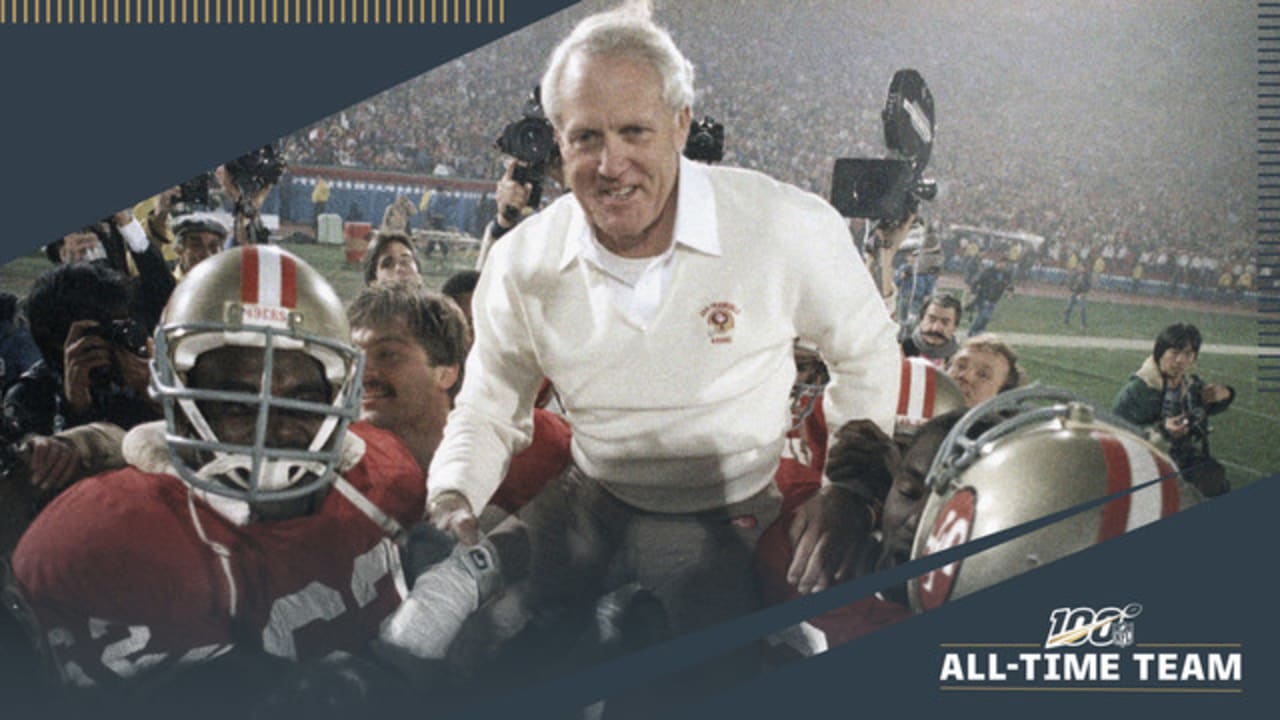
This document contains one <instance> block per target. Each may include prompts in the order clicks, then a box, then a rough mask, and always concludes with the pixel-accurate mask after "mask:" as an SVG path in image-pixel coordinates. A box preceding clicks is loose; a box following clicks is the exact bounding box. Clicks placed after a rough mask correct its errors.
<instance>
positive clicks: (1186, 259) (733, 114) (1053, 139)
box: [286, 3, 1267, 289]
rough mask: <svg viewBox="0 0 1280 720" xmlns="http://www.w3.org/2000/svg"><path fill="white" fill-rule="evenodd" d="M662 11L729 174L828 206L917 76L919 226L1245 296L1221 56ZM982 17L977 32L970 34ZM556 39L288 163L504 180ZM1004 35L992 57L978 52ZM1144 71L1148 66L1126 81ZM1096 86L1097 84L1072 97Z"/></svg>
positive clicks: (504, 55)
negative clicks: (504, 139)
mask: <svg viewBox="0 0 1280 720" xmlns="http://www.w3.org/2000/svg"><path fill="white" fill-rule="evenodd" d="M1197 12H1198V11H1197ZM1197 12H1192V13H1191V14H1190V15H1189V16H1188V17H1187V18H1186V19H1185V21H1184V22H1186V23H1188V24H1191V23H1194V22H1196V19H1195V17H1196V15H1197ZM661 13H662V16H663V19H664V23H665V24H666V25H667V26H668V27H669V28H670V30H671V31H672V34H673V36H674V37H675V38H676V40H677V42H680V43H681V44H683V45H685V46H687V47H689V55H690V58H691V60H692V61H693V63H694V66H695V68H696V71H697V91H698V100H697V104H696V105H695V108H694V110H695V113H696V114H697V115H699V116H702V115H704V114H706V115H711V116H712V117H714V118H715V119H716V120H718V121H720V122H722V123H724V125H725V128H726V140H727V141H726V149H725V159H724V162H725V163H726V164H729V165H739V166H743V167H749V168H754V169H759V170H763V171H765V172H768V173H770V174H772V175H774V176H776V177H778V178H779V179H781V180H783V181H786V182H791V183H794V184H796V185H799V186H800V187H803V188H805V189H808V190H811V191H814V192H816V193H819V194H822V195H825V194H827V193H828V192H829V189H830V181H831V168H832V163H833V160H834V159H835V158H836V157H849V156H864V157H875V156H881V155H883V154H884V153H885V151H884V149H883V145H882V142H881V137H882V129H881V122H880V115H879V110H880V108H881V106H882V105H883V103H884V93H885V88H886V87H887V85H888V80H889V78H890V76H891V75H892V73H893V72H894V70H895V69H897V68H898V67H903V66H908V65H909V66H913V67H916V68H918V69H919V70H920V71H921V72H922V73H923V75H924V76H925V78H926V80H927V81H928V82H929V84H930V87H931V88H932V89H933V92H934V94H935V98H936V104H937V117H938V129H937V141H936V144H935V150H934V153H933V158H932V162H931V164H930V166H929V168H928V169H927V170H928V174H929V175H931V176H933V177H936V178H937V179H938V181H939V183H940V186H941V193H940V196H939V198H938V199H937V201H935V202H934V203H932V204H929V205H927V206H926V209H925V215H926V217H927V218H928V219H929V220H931V221H937V222H939V223H940V224H942V225H943V226H946V225H950V224H966V225H974V226H982V227H989V228H992V229H996V230H1003V231H1020V232H1028V233H1033V234H1035V235H1039V236H1043V237H1045V238H1047V239H1048V243H1047V244H1046V246H1045V247H1043V248H1041V249H1040V252H1039V253H1037V254H1036V257H1034V258H1028V261H1029V262H1030V261H1033V262H1034V263H1036V264H1039V265H1041V266H1043V267H1056V268H1061V269H1063V270H1066V271H1070V270H1071V269H1072V267H1073V262H1072V260H1071V258H1072V257H1073V256H1074V257H1076V258H1077V260H1076V262H1079V261H1081V260H1084V259H1088V260H1090V261H1091V262H1096V260H1097V259H1098V258H1101V259H1102V260H1103V261H1104V262H1105V269H1104V270H1102V272H1103V273H1105V274H1109V275H1119V276H1122V277H1130V278H1133V277H1134V273H1135V267H1136V266H1137V265H1139V264H1140V265H1141V266H1142V270H1141V271H1140V272H1139V275H1138V277H1137V278H1135V280H1137V279H1143V278H1145V279H1147V280H1163V281H1167V282H1169V283H1172V284H1173V285H1175V286H1183V287H1185V286H1187V285H1196V286H1200V287H1204V288H1210V289H1213V288H1217V287H1218V286H1219V285H1220V284H1227V285H1229V286H1230V287H1231V288H1241V289H1252V287H1254V286H1256V285H1257V282H1258V268H1257V258H1256V255H1255V254H1254V252H1253V247H1254V238H1253V235H1252V234H1251V232H1250V231H1249V229H1250V228H1251V227H1252V225H1253V220H1254V208H1253V204H1254V203H1253V196H1254V193H1253V192H1252V185H1253V184H1254V181H1255V179H1254V178H1253V176H1252V169H1253V155H1254V148H1253V146H1252V141H1251V137H1250V131H1249V126H1248V114H1247V113H1222V112H1221V110H1220V109H1219V108H1218V106H1217V105H1214V103H1213V97H1216V96H1208V95H1206V91H1205V89H1204V88H1205V86H1206V85H1208V84H1210V83H1218V84H1219V85H1220V86H1221V88H1236V90H1235V91H1232V90H1230V89H1215V92H1218V93H1224V94H1226V95H1224V97H1230V98H1231V102H1232V103H1234V104H1236V105H1237V106H1239V107H1247V106H1249V105H1250V103H1251V102H1252V100H1251V98H1250V97H1249V94H1248V89H1249V88H1250V87H1251V84H1250V83H1249V82H1244V83H1239V82H1237V83H1230V82H1227V79H1228V78H1231V77H1234V76H1233V75H1231V73H1233V72H1237V71H1241V70H1240V68H1239V67H1237V66H1236V65H1233V64H1232V63H1233V62H1234V60H1232V59H1231V58H1230V57H1223V60H1222V62H1221V63H1220V64H1219V66H1218V67H1216V68H1213V69H1208V70H1203V71H1201V72H1198V73H1188V72H1182V70H1180V67H1181V66H1179V65H1177V64H1176V63H1177V59H1176V58H1171V57H1169V55H1168V53H1167V51H1166V50H1165V49H1164V47H1163V46H1162V45H1161V44H1160V43H1158V42H1155V40H1154V39H1153V40H1151V41H1144V42H1141V43H1136V44H1133V43H1131V44H1126V45H1124V46H1123V47H1121V46H1120V45H1119V44H1118V41H1117V40H1116V39H1115V37H1114V36H1116V35H1119V34H1120V33H1119V32H1117V30H1116V28H1114V27H1111V26H1108V25H1107V24H1106V23H1111V24H1112V25H1125V24H1127V23H1139V22H1143V19H1142V16H1141V12H1140V11H1138V10H1136V9H1135V10H1133V13H1132V14H1130V12H1129V11H1121V10H1116V11H1115V12H1114V13H1108V14H1107V15H1108V16H1109V17H1108V18H1107V19H1105V20H1102V19H1099V20H1097V21H1096V22H1097V23H1098V25H1097V27H1096V28H1092V26H1090V27H1083V28H1082V27H1079V26H1080V24H1081V22H1082V21H1081V20H1080V19H1079V18H1078V17H1076V18H1072V17H1070V13H1069V12H1067V11H1066V10H1065V9H1064V10H1063V11H1061V16H1058V15H1057V14H1056V13H1054V12H1050V13H1048V14H1047V15H1044V16H1042V17H1039V18H1038V19H1037V22H1036V23H1034V24H1031V25H1026V24H1025V23H1022V22H1021V21H1020V19H1019V18H1018V17H1017V16H1016V13H1002V12H992V13H975V12H970V11H969V10H968V9H965V8H955V9H948V8H937V7H930V8H927V9H915V10H911V9H904V8H893V9H891V10H885V11H877V10H875V9H868V8H865V7H857V8H847V9H846V8H836V7H829V6H825V5H824V6H822V8H821V9H804V8H793V9H789V10H787V11H785V12H783V11H779V10H778V9H777V8H776V7H775V6H774V5H772V4H769V3H744V4H739V5H737V6H735V9H734V12H733V13H732V14H731V15H729V14H726V15H725V16H723V17H720V18H719V19H718V21H717V22H715V23H713V24H707V23H706V22H705V12H703V11H701V10H699V9H697V8H685V7H683V6H682V5H680V4H677V3H671V4H670V6H669V7H667V6H665V5H664V6H663V7H662V8H661ZM975 16H981V17H983V18H985V19H984V21H983V22H984V24H986V26H984V30H983V31H982V32H968V31H966V30H965V29H966V28H970V27H972V26H973V23H974V22H975V20H974V18H975ZM1092 22H1094V21H1092V20H1086V21H1083V23H1084V24H1085V25H1090V23H1092ZM567 24H568V20H564V19H561V18H554V17H553V18H551V19H549V20H547V21H544V22H543V23H540V24H538V25H535V26H532V27H530V28H527V29H525V30H523V31H522V32H520V33H516V34H513V35H511V36H508V37H506V38H503V39H502V40H500V41H498V42H495V43H493V44H491V45H489V46H487V47H484V48H481V49H480V50H477V51H475V52H473V53H471V54H469V55H467V56H466V57H464V58H462V59H459V60H457V61H454V62H452V63H449V64H446V65H443V66H441V67H439V68H437V69H434V70H432V71H430V72H427V73H425V74H423V75H420V76H418V77H416V78H413V79H411V80H409V81H407V82H405V83H403V84H401V85H398V86H396V87H394V88H392V89H391V90H389V91H387V92H385V93H383V94H381V95H378V96H375V97H373V98H371V99H369V100H367V101H365V102H362V103H359V104H357V105H355V106H353V107H351V108H348V109H346V110H345V111H343V112H341V113H338V114H336V115H334V116H332V117H329V118H326V119H324V120H322V121H320V122H318V123H316V124H314V125H312V126H310V127H307V128H304V129H302V130H300V131H299V132H298V133H295V134H294V135H292V136H290V137H289V138H288V139H287V141H286V155H287V156H288V158H289V161H290V162H291V163H293V164H301V165H331V166H340V167H352V168H362V169H377V170H395V171H404V172H410V173H418V174H424V175H438V176H451V177H458V178H467V179H496V178H497V177H499V176H500V175H501V164H500V156H499V154H498V152H497V150H496V149H495V148H494V142H495V140H496V138H497V137H498V135H499V134H500V132H501V130H502V127H503V126H504V125H505V124H506V123H508V122H511V121H513V120H516V119H518V118H519V117H520V112H521V108H522V104H523V102H524V100H525V98H526V97H527V96H528V94H529V91H530V89H531V88H532V86H533V85H534V84H535V83H536V81H537V74H538V72H540V67H541V63H542V60H543V58H545V56H546V52H547V48H548V47H550V46H551V45H552V44H553V43H554V38H555V37H557V36H558V34H559V33H562V32H563V31H564V29H565V27H567ZM851 28H856V29H857V30H856V32H850V29H851ZM1120 29H1122V30H1123V28H1120ZM1064 33H1070V37H1071V38H1072V44H1070V48H1069V47H1068V45H1069V44H1068V43H1065V42H1062V38H1063V37H1064ZM997 36H998V37H1000V38H1001V42H1000V43H999V45H1000V46H1001V47H996V46H995V45H996V44H993V43H989V42H988V41H987V40H986V39H984V38H991V37H997ZM1086 36H1092V37H1090V39H1088V40H1083V41H1081V40H1079V38H1081V37H1086ZM744 38H749V39H750V41H749V42H744ZM1080 42H1089V43H1092V44H1093V45H1092V47H1083V48H1082V47H1080ZM1122 51H1123V52H1122ZM1237 54H1238V53H1237ZM1120 58H1123V60H1121V59H1120ZM1142 58H1151V60H1152V62H1150V63H1143V62H1139V60H1141V59H1142ZM1245 60H1248V57H1245ZM1081 63H1085V65H1084V66H1083V67H1081V66H1080V64H1081ZM1160 63H1164V67H1163V69H1162V68H1161V66H1160ZM1137 66H1144V67H1148V68H1150V70H1149V72H1148V73H1146V74H1145V75H1144V74H1136V75H1135V74H1133V73H1131V72H1129V69H1130V68H1132V67H1137ZM833 68H838V72H833V71H832V69H833ZM1122 70H1123V72H1121V71H1122ZM1242 71H1243V72H1251V71H1252V67H1251V66H1248V67H1244V69H1243V70H1242ZM1089 73H1092V77H1093V79H1092V80H1091V81H1090V82H1089V83H1085V84H1081V83H1079V82H1078V81H1077V80H1076V78H1078V77H1081V76H1084V75H1086V74H1089ZM1244 77H1245V78H1246V79H1248V78H1249V77H1251V76H1250V75H1245V76H1244ZM1121 78H1124V80H1121ZM1123 82H1129V83H1131V84H1130V85H1128V86H1125V85H1123V84H1122V83H1123ZM1231 92H1235V93H1236V96H1231V95H1229V93H1231ZM1237 101H1238V102H1237ZM1228 104H1230V103H1228ZM1214 113H1217V115H1215V114H1214ZM1134 118H1140V120H1141V121H1140V122H1135V121H1134V120H1133V119H1134ZM1224 187H1225V188H1231V187H1235V188H1240V189H1241V191H1237V192H1224V191H1223V188H1224ZM1245 188H1249V189H1248V190H1244V189H1245ZM1262 272H1263V277H1266V275H1267V270H1266V268H1263V271H1262ZM1226 273H1230V274H1231V277H1230V278H1226V277H1225V274H1226ZM1135 284H1136V283H1135Z"/></svg>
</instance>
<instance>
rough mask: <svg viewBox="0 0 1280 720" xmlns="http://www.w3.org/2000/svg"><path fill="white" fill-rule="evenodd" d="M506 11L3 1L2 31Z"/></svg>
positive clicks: (474, 20)
mask: <svg viewBox="0 0 1280 720" xmlns="http://www.w3.org/2000/svg"><path fill="white" fill-rule="evenodd" d="M370 5H372V6H373V7H372V9H371V8H370ZM281 6H283V7H281ZM371 10H372V11H371ZM506 11H507V0H0V26H15V25H174V24H181V25H345V24H347V23H360V24H366V25H425V24H428V23H429V24H432V25H434V24H437V23H442V24H453V25H460V24H490V25H493V24H498V25H501V24H505V23H506Z"/></svg>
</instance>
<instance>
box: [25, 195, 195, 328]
mask: <svg viewBox="0 0 1280 720" xmlns="http://www.w3.org/2000/svg"><path fill="white" fill-rule="evenodd" d="M45 254H46V255H48V256H49V259H50V260H51V261H53V262H54V263H55V264H63V265H65V264H71V263H82V262H89V263H94V264H97V265H101V266H103V267H107V268H111V269H114V270H116V271H117V272H120V273H121V274H122V275H124V276H126V277H127V278H128V282H129V283H130V284H133V285H136V288H135V289H134V291H133V295H132V297H133V302H134V303H135V305H134V307H133V308H132V310H133V314H134V316H135V317H136V318H137V319H138V320H140V321H141V322H142V323H143V324H144V325H145V326H146V329H147V331H148V332H150V328H152V327H154V326H155V324H156V322H157V321H158V320H159V319H160V312H161V311H162V310H164V304H165V303H166V302H168V300H169V293H171V292H173V286H174V279H173V275H172V274H171V273H170V272H169V267H168V265H167V263H166V262H165V259H164V255H163V254H162V253H161V252H160V248H159V246H158V245H156V243H155V242H152V240H151V239H150V238H149V237H148V234H147V231H146V230H145V229H144V228H143V226H142V223H140V222H138V220H137V219H136V218H134V216H133V213H132V212H131V211H129V210H121V211H120V212H118V213H116V214H115V215H113V216H111V218H110V219H107V220H103V221H101V222H98V223H94V224H92V225H88V226H86V227H84V228H81V229H79V230H76V231H74V232H71V233H68V234H66V235H64V236H62V237H61V238H58V240H57V241H56V242H53V243H51V244H49V245H47V246H45Z"/></svg>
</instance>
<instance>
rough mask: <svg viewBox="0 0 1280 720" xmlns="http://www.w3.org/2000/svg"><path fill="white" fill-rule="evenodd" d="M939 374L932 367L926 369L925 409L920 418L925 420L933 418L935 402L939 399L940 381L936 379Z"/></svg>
mask: <svg viewBox="0 0 1280 720" xmlns="http://www.w3.org/2000/svg"><path fill="white" fill-rule="evenodd" d="M935 375H937V373H936V372H935V371H934V369H933V368H931V367H927V366H926V367H925V368H924V408H923V409H922V410H921V412H920V416H921V417H923V418H924V419H925V420H928V419H930V418H932V417H933V401H934V400H936V399H937V397H938V379H937V378H936V377H935Z"/></svg>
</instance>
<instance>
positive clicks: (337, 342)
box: [151, 245, 363, 504]
mask: <svg viewBox="0 0 1280 720" xmlns="http://www.w3.org/2000/svg"><path fill="white" fill-rule="evenodd" d="M350 336H351V333H350V328H349V326H348V324H347V319H346V312H345V310H344V308H343V306H342V302H341V301H340V300H339V299H338V296H337V294H336V293H335V292H334V291H333V288H332V287H330V285H329V284H328V282H327V281H325V279H324V278H323V277H322V276H321V275H320V274H319V273H318V272H316V271H315V270H314V269H312V268H311V267H310V266H309V265H307V264H306V263H305V262H303V261H302V260H300V259H299V258H297V257H296V256H294V255H292V254H290V253H288V252H286V251H284V250H281V249H279V248H277V247H274V246H270V245H254V246H247V247H241V248H235V249H232V250H230V251H227V252H223V253H219V254H218V255H215V256H213V257H211V258H209V259H208V260H206V261H204V262H202V263H200V264H199V265H198V266H196V267H195V268H194V269H193V270H192V271H191V273H190V274H189V275H188V276H187V277H186V278H185V279H184V280H183V281H182V282H181V283H179V285H178V287H177V288H176V289H175V290H174V292H173V295H172V296H171V297H170V299H169V303H168V305H166V307H165V312H164V315H163V317H162V318H161V322H160V326H159V327H158V329H157V331H156V356H155V359H154V360H153V361H152V373H151V375H152V381H151V382H152V384H151V392H152V396H153V397H155V398H157V399H159V400H160V401H161V403H162V404H163V407H164V415H165V429H166V433H165V441H166V443H167V445H168V448H169V456H170V460H171V462H172V464H173V466H174V468H175V470H176V471H177V473H178V475H179V477H181V478H182V479H183V480H184V481H186V482H187V483H189V484H190V485H192V486H193V487H196V488H198V489H201V490H205V491H207V492H210V493H214V494H217V495H224V496H228V497H232V498H237V499H241V500H244V501H246V502H248V503H250V504H257V503H265V502H275V501H281V500H291V499H295V498H299V497H302V496H305V495H309V494H311V493H315V492H317V491H319V490H320V489H322V488H324V487H326V486H327V485H328V484H329V483H330V482H332V481H333V479H334V473H335V472H336V469H337V468H338V466H339V464H340V461H341V459H342V448H343V441H344V438H345V435H346V431H347V426H348V425H349V424H350V422H351V421H352V420H353V419H355V418H356V417H357V415H358V412H359V406H360V392H361V383H360V377H361V373H362V371H363V356H362V355H361V354H360V353H359V351H358V350H357V349H356V348H355V347H354V346H352V345H351V343H350ZM223 347H244V348H253V349H255V350H258V351H260V352H262V354H263V376H262V392H261V393H259V394H255V393H249V392H236V391H228V390H213V389H201V388H194V387H191V386H189V384H188V377H189V373H190V371H191V369H192V367H194V366H195V364H196V361H197V359H198V358H199V357H200V356H201V355H203V354H204V353H207V352H209V351H211V350H214V349H217V348H223ZM282 351H301V352H303V353H305V354H307V355H308V356H310V357H311V358H313V359H315V360H316V361H317V362H318V363H319V364H320V365H321V366H322V367H323V369H324V370H323V372H324V377H325V379H326V381H327V382H328V384H329V387H330V388H331V390H332V393H331V400H330V402H328V403H320V402H306V401H301V400H296V399H290V398H283V397H272V393H271V388H270V383H271V378H272V372H273V368H274V367H275V361H276V357H277V353H280V352H282ZM201 402H219V403H235V404H241V405H245V406H248V407H250V408H252V411H253V412H254V413H256V424H255V428H254V440H253V442H252V444H231V443H228V442H225V441H224V439H222V438H219V437H217V435H216V433H215V432H214V430H213V428H212V427H211V426H210V423H209V422H208V419H207V418H206V417H205V415H204V413H202V412H201V409H200V407H199V406H198V403H201ZM282 411H287V412H290V413H302V414H313V415H314V416H316V417H317V418H319V419H320V422H319V430H318V431H317V432H316V433H315V434H314V436H313V437H312V438H311V440H310V442H309V443H308V445H307V447H306V448H283V447H272V446H270V445H268V443H267V439H266V438H267V428H268V418H269V413H271V412H282Z"/></svg>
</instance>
